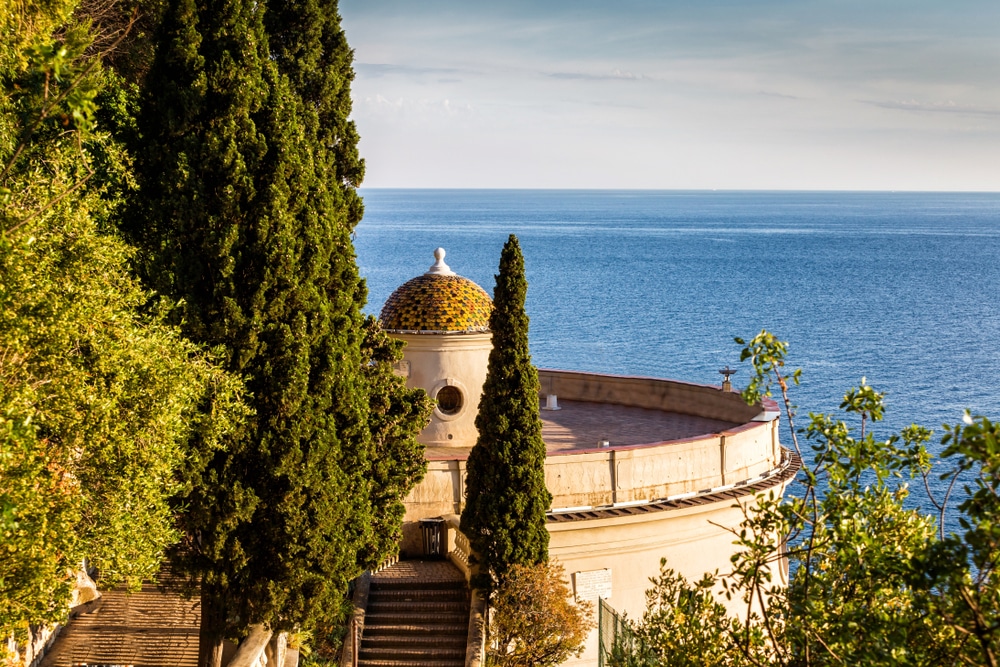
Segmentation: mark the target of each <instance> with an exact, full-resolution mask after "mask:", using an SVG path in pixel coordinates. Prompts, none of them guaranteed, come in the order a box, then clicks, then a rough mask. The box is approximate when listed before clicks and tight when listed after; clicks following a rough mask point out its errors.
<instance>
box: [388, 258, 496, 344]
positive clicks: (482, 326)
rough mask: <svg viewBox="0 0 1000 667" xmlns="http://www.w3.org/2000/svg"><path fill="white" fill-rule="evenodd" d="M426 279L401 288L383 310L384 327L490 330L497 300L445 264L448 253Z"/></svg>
mask: <svg viewBox="0 0 1000 667" xmlns="http://www.w3.org/2000/svg"><path fill="white" fill-rule="evenodd" d="M434 255H435V257H436V258H437V262H436V263H435V264H434V266H432V267H431V269H430V271H428V272H427V273H425V274H424V275H422V276H417V277H416V278H414V279H413V280H408V281H407V282H405V283H403V284H402V285H400V286H399V287H398V288H397V289H396V291H395V292H393V293H392V295H391V296H390V297H389V299H388V301H386V302H385V306H383V307H382V315H381V316H380V318H381V320H382V327H383V328H385V329H387V330H389V331H427V332H431V331H440V332H465V333H474V332H483V331H489V327H490V313H491V312H492V311H493V300H492V299H490V295H489V294H487V293H486V291H485V290H484V289H483V288H482V287H480V286H479V285H477V284H476V283H474V282H472V281H471V280H469V279H468V278H463V277H461V276H457V275H455V273H454V272H452V271H451V269H449V268H448V265H447V264H445V263H444V250H443V249H441V248H438V250H436V251H435V253H434Z"/></svg>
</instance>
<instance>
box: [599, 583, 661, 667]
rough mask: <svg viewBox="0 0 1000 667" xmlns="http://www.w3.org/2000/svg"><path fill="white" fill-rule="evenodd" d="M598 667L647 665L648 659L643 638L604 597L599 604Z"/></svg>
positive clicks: (636, 666)
mask: <svg viewBox="0 0 1000 667" xmlns="http://www.w3.org/2000/svg"><path fill="white" fill-rule="evenodd" d="M597 644H598V648H597V665H598V667H646V666H647V665H650V664H652V662H651V661H650V660H648V656H647V653H646V651H645V647H644V646H643V643H642V640H641V639H640V638H639V637H637V636H636V635H635V632H633V631H632V627H631V626H630V625H629V624H628V621H626V620H625V619H624V618H622V617H621V616H619V615H618V612H616V611H615V610H614V607H612V606H611V605H609V604H608V603H607V602H606V601H605V600H604V598H600V599H599V600H598V605H597Z"/></svg>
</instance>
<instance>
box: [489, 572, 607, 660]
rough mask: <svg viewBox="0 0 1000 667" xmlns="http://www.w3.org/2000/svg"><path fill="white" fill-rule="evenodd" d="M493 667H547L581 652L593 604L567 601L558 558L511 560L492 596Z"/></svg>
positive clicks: (564, 581) (564, 582) (591, 625)
mask: <svg viewBox="0 0 1000 667" xmlns="http://www.w3.org/2000/svg"><path fill="white" fill-rule="evenodd" d="M491 602H492V609H491V614H490V645H489V647H488V649H487V658H488V660H489V664H490V665H491V666H492V667H546V666H548V665H558V664H560V663H562V662H563V661H565V660H566V659H567V658H569V657H570V656H579V655H580V654H581V653H583V648H584V646H583V644H584V641H586V639H587V634H588V633H589V632H590V630H591V628H593V627H594V622H593V615H594V605H593V604H591V603H589V602H576V603H574V602H573V601H571V600H570V595H569V591H568V590H567V588H566V580H565V572H564V570H563V567H562V565H559V564H558V563H539V564H537V565H513V566H511V568H510V569H509V570H508V572H507V574H506V575H505V576H504V578H503V579H502V580H501V581H500V583H499V585H498V586H497V588H496V590H495V591H494V593H493V597H492V599H491Z"/></svg>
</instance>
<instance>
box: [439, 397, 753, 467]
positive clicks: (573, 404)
mask: <svg viewBox="0 0 1000 667" xmlns="http://www.w3.org/2000/svg"><path fill="white" fill-rule="evenodd" d="M559 407H560V408H561V409H560V410H542V439H543V440H545V446H546V449H547V450H548V452H549V453H550V454H552V453H555V452H566V451H573V450H585V449H595V448H596V447H597V446H598V443H599V442H600V441H601V440H607V441H608V442H610V443H611V444H612V445H644V444H650V443H656V442H663V441H664V440H680V439H683V438H692V437H695V436H699V435H705V434H708V433H719V432H720V431H724V430H726V429H729V428H732V427H734V426H737V425H738V424H735V423H733V422H726V421H720V420H718V419H705V418H704V417H694V416H692V415H685V414H680V413H678V412H664V411H662V410H649V409H646V408H635V407H630V406H626V405H615V404H612V403H589V402H585V401H559ZM468 455H469V448H459V447H428V448H427V458H429V459H453V458H460V459H464V458H466V457H467V456H468Z"/></svg>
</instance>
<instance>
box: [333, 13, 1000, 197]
mask: <svg viewBox="0 0 1000 667" xmlns="http://www.w3.org/2000/svg"><path fill="white" fill-rule="evenodd" d="M340 13H341V16H342V18H343V26H344V29H345V31H346V33H347V39H348V42H349V43H350V44H351V46H352V48H353V49H354V58H355V63H354V67H355V72H356V77H355V81H354V84H353V88H352V91H353V93H352V94H353V100H354V110H353V114H352V118H353V119H354V121H355V122H356V124H357V126H358V131H359V133H360V135H361V144H360V150H361V153H362V156H363V157H364V158H365V161H366V165H367V172H366V178H365V182H364V186H366V187H400V188H640V189H713V188H717V189H749V190H757V189H763V190H940V191H946V190H958V191H998V190H1000V2H997V1H996V0H949V1H947V2H946V1H945V0H930V1H928V0H823V1H811V0H794V1H791V0H789V1H785V0H718V1H717V0H659V1H654V0H605V1H604V2H593V1H591V0H530V1H529V0H501V1H494V2H482V1H481V0H421V1H420V2H414V1H413V0H341V3H340Z"/></svg>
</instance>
